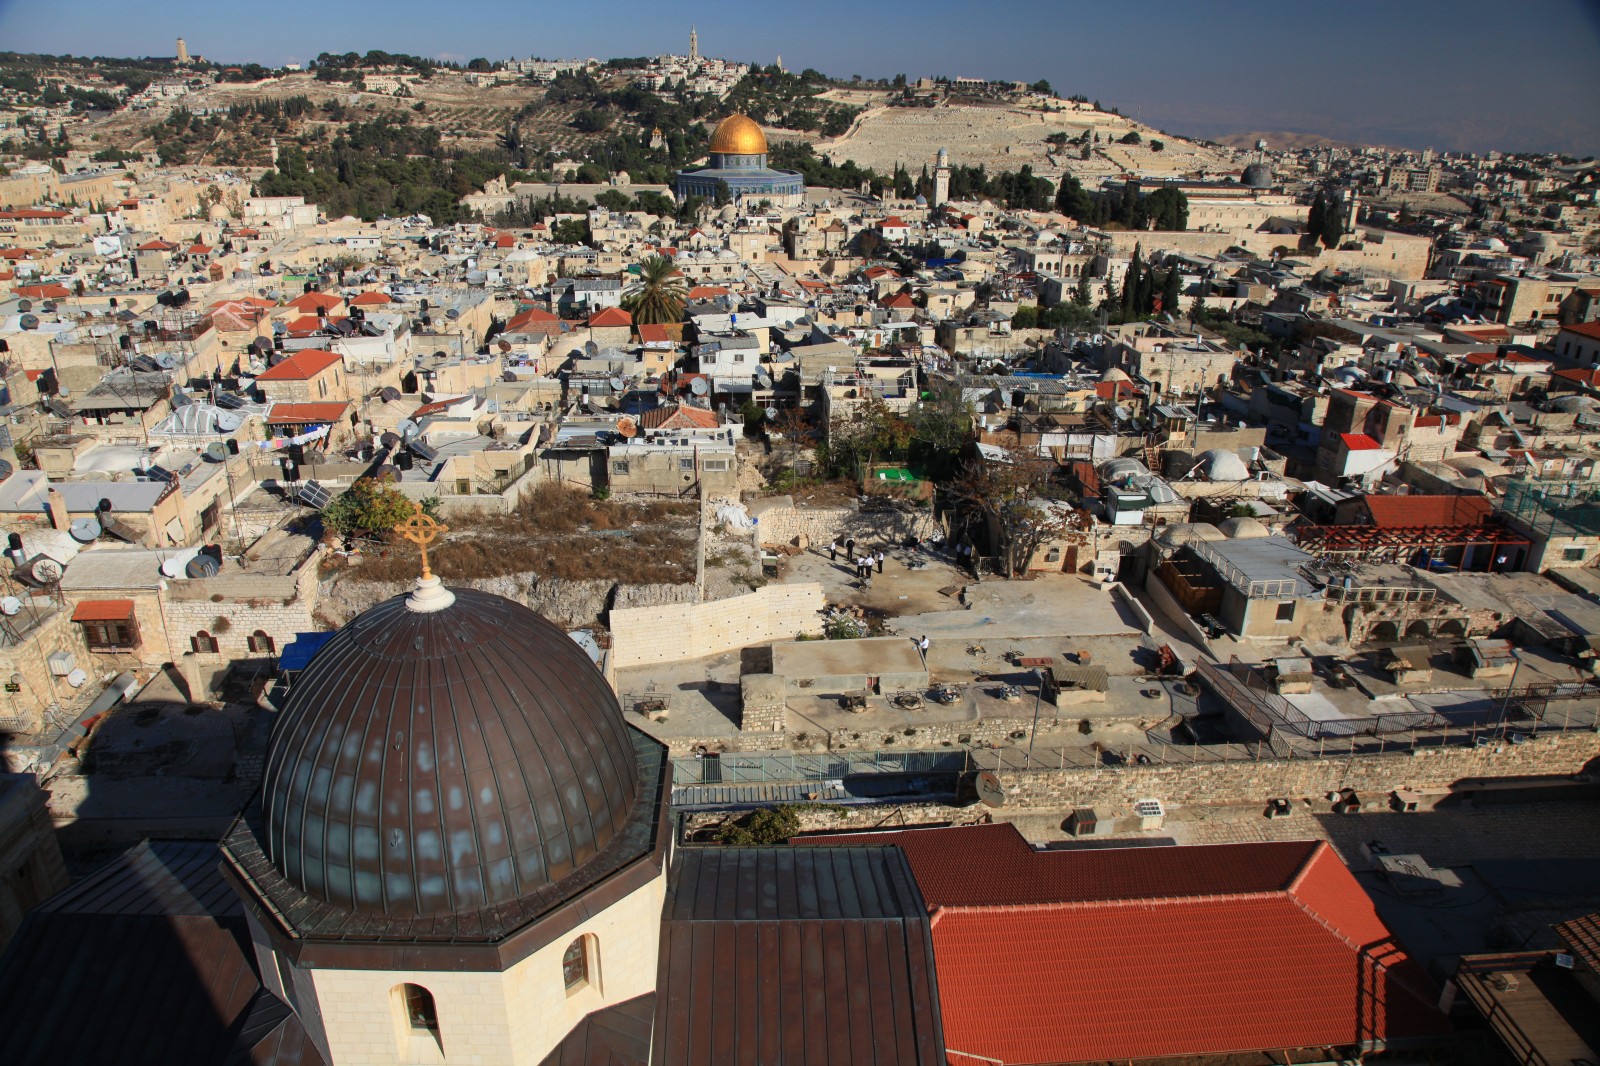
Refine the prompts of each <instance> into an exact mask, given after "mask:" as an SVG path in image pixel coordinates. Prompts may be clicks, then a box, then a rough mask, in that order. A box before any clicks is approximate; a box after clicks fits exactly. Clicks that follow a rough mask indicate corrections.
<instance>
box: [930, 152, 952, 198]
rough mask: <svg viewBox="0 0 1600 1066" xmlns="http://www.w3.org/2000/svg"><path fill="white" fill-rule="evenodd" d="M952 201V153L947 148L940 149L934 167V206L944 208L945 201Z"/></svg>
mask: <svg viewBox="0 0 1600 1066" xmlns="http://www.w3.org/2000/svg"><path fill="white" fill-rule="evenodd" d="M949 199H950V151H949V149H947V148H941V149H939V157H938V159H937V160H936V161H935V162H934V166H933V206H934V207H936V208H938V207H943V206H944V205H945V201H947V200H949Z"/></svg>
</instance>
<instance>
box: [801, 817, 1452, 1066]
mask: <svg viewBox="0 0 1600 1066" xmlns="http://www.w3.org/2000/svg"><path fill="white" fill-rule="evenodd" d="M802 842H803V843H829V844H841V843H854V844H863V845H881V844H885V843H893V844H896V845H898V846H899V847H900V848H901V849H902V850H903V851H904V852H905V853H906V857H907V859H908V861H909V862H910V864H911V868H912V871H913V873H914V874H915V876H916V879H917V884H918V887H919V888H920V889H921V891H922V895H923V898H924V900H925V902H926V903H927V905H928V907H929V908H930V910H931V911H932V914H933V942H934V959H935V966H936V969H937V973H938V981H939V999H940V1006H941V1013H942V1016H943V1021H944V1032H945V1044H946V1046H947V1047H948V1048H950V1049H951V1054H950V1057H949V1059H950V1062H951V1063H952V1064H954V1066H978V1064H979V1063H992V1062H995V1061H1002V1062H1010V1063H1044V1062H1052V1063H1053V1062H1082V1061H1103V1060H1116V1061H1125V1060H1128V1059H1149V1058H1157V1057H1169V1056H1170V1057H1173V1058H1178V1057H1188V1056H1198V1055H1216V1054H1224V1053H1228V1052H1243V1051H1257V1050H1263V1049H1273V1048H1302V1047H1322V1046H1333V1045H1346V1044H1354V1043H1358V1042H1361V1041H1367V1040H1377V1041H1383V1040H1386V1039H1391V1038H1395V1037H1404V1036H1420V1037H1433V1036H1439V1035H1442V1034H1444V1033H1445V1032H1447V1031H1448V1025H1447V1024H1446V1022H1445V1020H1444V1019H1443V1018H1442V1017H1441V1016H1440V1015H1439V1014H1438V1013H1437V1012H1436V1011H1435V1010H1434V1009H1433V1007H1432V1002H1433V997H1434V990H1432V989H1431V988H1430V987H1429V985H1428V982H1427V979H1426V977H1425V976H1424V974H1423V973H1422V971H1421V969H1420V968H1419V967H1417V965H1416V964H1415V963H1413V962H1411V961H1410V960H1409V959H1407V957H1406V956H1405V954H1404V953H1403V952H1401V951H1400V950H1399V948H1398V947H1397V946H1396V945H1395V944H1394V942H1393V940H1392V938H1391V937H1390V935H1389V932H1388V930H1387V929H1386V928H1385V927H1384V925H1383V923H1382V921H1381V920H1380V919H1379V918H1378V916H1377V913H1376V911H1375V910H1374V909H1373V906H1372V902H1371V901H1370V900H1369V899H1368V898H1367V896H1366V893H1365V892H1363V891H1362V889H1361V887H1360V886H1359V885H1358V884H1357V883H1356V881H1355V879H1354V878H1353V877H1352V876H1351V874H1350V872H1349V871H1348V870H1347V869H1345V867H1344V865H1343V864H1342V863H1341V862H1340V861H1339V859H1338V856H1337V855H1336V854H1335V853H1334V852H1333V850H1332V849H1331V848H1330V847H1329V846H1328V845H1327V844H1325V843H1322V842H1319V841H1288V842H1276V843H1262V844H1231V845H1211V846H1195V847H1151V848H1137V847H1135V848H1110V849H1104V850H1069V851H1050V852H1041V851H1035V850H1034V849H1033V848H1032V847H1031V846H1029V845H1028V843H1027V842H1026V841H1025V840H1023V838H1022V836H1021V835H1020V834H1019V833H1018V832H1017V831H1016V830H1015V828H1014V827H1012V826H1011V825H1008V824H999V825H991V826H969V827H962V828H956V829H930V830H916V831H903V832H891V833H863V834H855V835H846V836H832V837H813V838H806V839H805V840H804V841H802Z"/></svg>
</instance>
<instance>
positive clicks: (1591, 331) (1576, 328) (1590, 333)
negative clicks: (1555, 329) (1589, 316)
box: [1561, 322, 1600, 341]
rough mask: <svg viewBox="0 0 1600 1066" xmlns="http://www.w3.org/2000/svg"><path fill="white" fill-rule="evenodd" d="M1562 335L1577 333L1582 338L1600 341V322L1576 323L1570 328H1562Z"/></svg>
mask: <svg viewBox="0 0 1600 1066" xmlns="http://www.w3.org/2000/svg"><path fill="white" fill-rule="evenodd" d="M1561 332H1562V333H1576V334H1577V335H1578V336H1580V337H1588V338H1589V339H1590V340H1596V341H1600V322H1574V323H1573V324H1572V325H1570V326H1562V327H1561Z"/></svg>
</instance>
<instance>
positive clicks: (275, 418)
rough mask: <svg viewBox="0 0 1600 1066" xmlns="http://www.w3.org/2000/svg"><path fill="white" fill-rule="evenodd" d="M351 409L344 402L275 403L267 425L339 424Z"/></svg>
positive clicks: (269, 412) (268, 416) (268, 413)
mask: <svg viewBox="0 0 1600 1066" xmlns="http://www.w3.org/2000/svg"><path fill="white" fill-rule="evenodd" d="M349 408H350V405H349V404H348V403H345V402H344V401H342V400H341V401H339V402H337V403H275V404H273V405H272V409H271V410H269V411H268V412H267V417H266V423H267V425H269V426H308V425H311V424H312V423H322V422H337V421H339V420H340V419H341V418H343V417H344V413H345V411H347V410H349Z"/></svg>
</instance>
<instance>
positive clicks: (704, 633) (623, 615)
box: [610, 581, 826, 670]
mask: <svg viewBox="0 0 1600 1066" xmlns="http://www.w3.org/2000/svg"><path fill="white" fill-rule="evenodd" d="M825 603H826V601H825V599H824V598H823V595H822V586H821V585H819V584H817V583H816V582H814V581H813V582H805V583H803V584H798V585H768V586H766V587H765V588H761V589H757V590H756V591H755V592H752V593H750V594H749V595H747V596H732V597H730V598H728V599H725V600H713V601H711V602H710V603H695V604H688V603H685V604H671V605H668V606H663V607H635V608H630V609H626V610H617V609H613V610H612V611H611V615H610V626H611V640H612V645H611V646H612V649H613V650H612V654H613V656H614V657H615V659H616V668H617V669H619V670H624V669H627V668H628V667H630V666H643V665H647V664H649V663H670V662H677V661H680V660H683V659H698V658H700V657H702V656H705V655H720V654H722V653H723V652H728V651H735V650H737V649H739V648H746V647H749V646H750V645H752V644H765V643H768V642H770V641H774V640H793V639H794V638H795V637H797V636H799V635H801V634H812V635H815V634H818V633H821V632H822V617H821V615H820V613H819V612H821V610H822V608H823V606H824V605H825Z"/></svg>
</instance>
